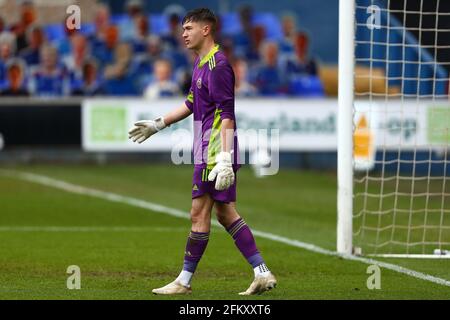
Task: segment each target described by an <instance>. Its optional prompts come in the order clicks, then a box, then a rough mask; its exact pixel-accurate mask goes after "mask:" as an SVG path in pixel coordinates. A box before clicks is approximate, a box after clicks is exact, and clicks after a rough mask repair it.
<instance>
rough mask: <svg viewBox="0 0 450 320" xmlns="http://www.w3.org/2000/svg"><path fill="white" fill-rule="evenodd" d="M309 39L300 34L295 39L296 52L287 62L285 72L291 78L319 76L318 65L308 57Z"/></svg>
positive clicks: (304, 34)
mask: <svg viewBox="0 0 450 320" xmlns="http://www.w3.org/2000/svg"><path fill="white" fill-rule="evenodd" d="M308 46H309V39H308V36H307V35H306V33H303V32H300V33H298V34H297V35H296V37H295V47H294V48H295V52H294V54H292V55H291V56H289V57H288V59H286V60H285V66H284V67H285V70H286V72H287V74H288V76H289V77H291V76H293V75H295V76H297V75H311V76H316V75H317V64H316V62H315V61H314V60H313V59H310V58H309V57H308Z"/></svg>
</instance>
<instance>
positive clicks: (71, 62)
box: [62, 33, 89, 87]
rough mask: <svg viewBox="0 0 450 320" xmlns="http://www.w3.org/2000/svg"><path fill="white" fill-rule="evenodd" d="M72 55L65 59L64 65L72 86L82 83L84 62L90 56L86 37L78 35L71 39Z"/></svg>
mask: <svg viewBox="0 0 450 320" xmlns="http://www.w3.org/2000/svg"><path fill="white" fill-rule="evenodd" d="M70 39H71V40H70V55H68V56H66V57H64V58H63V59H62V60H63V63H64V65H65V67H66V68H67V69H68V72H69V74H70V77H71V80H72V86H75V87H76V86H77V82H81V81H82V77H83V66H84V62H85V60H86V59H87V57H88V56H89V46H88V42H87V39H86V37H85V36H84V35H82V34H80V33H78V34H74V35H73V36H72V37H71V38H70Z"/></svg>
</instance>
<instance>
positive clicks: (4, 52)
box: [0, 31, 16, 89]
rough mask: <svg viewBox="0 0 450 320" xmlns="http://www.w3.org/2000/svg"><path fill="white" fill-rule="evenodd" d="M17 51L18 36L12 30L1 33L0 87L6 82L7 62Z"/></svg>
mask: <svg viewBox="0 0 450 320" xmlns="http://www.w3.org/2000/svg"><path fill="white" fill-rule="evenodd" d="M15 51H16V36H15V35H14V34H13V33H12V32H7V31H4V32H2V33H0V89H1V88H2V87H3V86H4V85H5V82H6V63H7V61H8V60H9V59H11V58H12V57H13V56H14V53H15Z"/></svg>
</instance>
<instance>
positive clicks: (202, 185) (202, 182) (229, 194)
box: [192, 167, 237, 203]
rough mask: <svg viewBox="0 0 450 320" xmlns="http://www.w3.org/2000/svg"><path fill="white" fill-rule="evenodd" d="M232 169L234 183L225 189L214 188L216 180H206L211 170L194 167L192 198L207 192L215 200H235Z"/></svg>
mask: <svg viewBox="0 0 450 320" xmlns="http://www.w3.org/2000/svg"><path fill="white" fill-rule="evenodd" d="M233 171H234V183H233V184H232V185H231V186H230V187H229V188H228V189H226V190H222V191H219V190H216V188H215V184H216V180H214V181H208V175H209V173H210V172H211V170H208V169H204V168H200V167H194V175H193V177H192V199H194V198H197V197H200V196H202V195H204V194H205V193H209V194H210V195H211V197H212V198H213V199H214V200H215V201H220V202H226V203H229V202H235V201H236V179H237V175H236V171H235V170H233Z"/></svg>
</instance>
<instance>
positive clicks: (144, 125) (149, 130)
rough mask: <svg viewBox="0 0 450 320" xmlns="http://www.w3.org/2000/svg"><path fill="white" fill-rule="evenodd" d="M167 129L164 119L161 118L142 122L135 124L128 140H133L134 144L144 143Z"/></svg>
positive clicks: (129, 132)
mask: <svg viewBox="0 0 450 320" xmlns="http://www.w3.org/2000/svg"><path fill="white" fill-rule="evenodd" d="M165 127H166V124H165V123H164V118H163V117H159V118H156V119H155V120H141V121H138V122H135V123H134V127H133V128H131V129H130V131H128V139H132V140H133V142H136V141H137V142H138V143H142V142H144V141H145V140H147V139H148V138H150V137H151V136H152V135H154V134H155V133H157V132H158V131H161V130H162V129H164V128H165Z"/></svg>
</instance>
